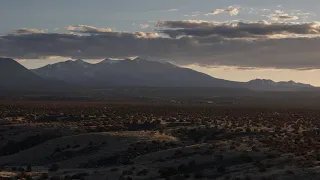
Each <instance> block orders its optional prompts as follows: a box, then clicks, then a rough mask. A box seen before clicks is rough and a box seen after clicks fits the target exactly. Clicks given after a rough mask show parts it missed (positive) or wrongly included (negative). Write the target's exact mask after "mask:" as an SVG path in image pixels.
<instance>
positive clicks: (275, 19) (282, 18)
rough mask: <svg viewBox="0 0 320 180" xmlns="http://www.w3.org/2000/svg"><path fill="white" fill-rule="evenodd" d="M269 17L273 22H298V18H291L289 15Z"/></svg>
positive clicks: (271, 15) (272, 15)
mask: <svg viewBox="0 0 320 180" xmlns="http://www.w3.org/2000/svg"><path fill="white" fill-rule="evenodd" d="M267 17H269V18H270V19H271V20H272V21H295V20H298V19H299V17H298V16H291V15H289V14H270V15H269V16H267Z"/></svg>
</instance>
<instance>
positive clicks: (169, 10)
mask: <svg viewBox="0 0 320 180" xmlns="http://www.w3.org/2000/svg"><path fill="white" fill-rule="evenodd" d="M178 10H179V9H168V10H166V11H168V12H173V11H178Z"/></svg>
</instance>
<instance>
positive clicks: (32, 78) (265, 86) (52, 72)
mask: <svg viewBox="0 0 320 180" xmlns="http://www.w3.org/2000/svg"><path fill="white" fill-rule="evenodd" d="M0 85H1V86H0V87H2V88H9V89H10V88H22V89H23V88H33V89H36V88H39V87H45V88H57V87H70V86H77V87H79V88H80V87H83V88H91V89H100V88H101V89H104V88H109V87H212V88H214V87H223V88H246V89H251V90H257V91H299V90H308V89H313V88H314V87H313V86H311V85H309V84H302V83H296V82H293V81H289V82H274V81H272V80H265V79H255V80H251V81H249V82H235V81H228V80H223V79H218V78H214V77H212V76H209V75H207V74H204V73H201V72H197V71H195V70H192V69H188V68H182V67H178V66H176V65H173V64H171V63H169V62H165V63H163V62H156V61H150V60H147V59H144V58H141V57H138V58H135V59H133V60H132V59H124V60H112V59H105V60H103V61H101V62H99V63H96V64H91V63H88V62H86V61H83V60H80V59H79V60H68V61H65V62H59V63H55V64H49V65H46V66H44V67H41V68H38V69H33V70H28V69H26V68H25V67H23V66H22V65H20V64H19V63H18V62H16V61H15V60H13V59H10V58H0Z"/></svg>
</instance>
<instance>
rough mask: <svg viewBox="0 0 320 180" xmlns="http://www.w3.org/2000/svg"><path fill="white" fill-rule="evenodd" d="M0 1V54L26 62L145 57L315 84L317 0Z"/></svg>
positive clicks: (319, 46)
mask: <svg viewBox="0 0 320 180" xmlns="http://www.w3.org/2000/svg"><path fill="white" fill-rule="evenodd" d="M0 2H1V6H0V22H1V26H0V56H2V57H12V58H14V59H16V60H18V61H19V62H21V63H22V64H23V65H25V66H26V67H28V68H36V67H40V66H43V65H45V64H48V63H54V62H57V61H63V60H68V59H86V60H89V61H92V62H97V61H99V60H102V59H104V58H106V57H112V58H125V57H132V56H143V57H147V58H150V59H153V60H157V61H170V62H172V63H174V64H177V65H181V66H186V67H190V68H193V69H195V70H198V71H202V72H205V73H208V74H210V75H212V76H214V77H219V78H225V79H229V80H238V81H247V80H250V79H255V78H266V79H273V80H275V81H281V80H295V81H299V82H305V83H310V84H314V85H317V86H320V80H319V78H318V77H320V70H319V68H320V51H319V50H320V41H319V40H320V39H319V37H320V23H319V22H318V20H319V21H320V19H319V16H320V14H319V13H317V12H318V11H319V9H318V7H319V1H317V0H304V1H301V0H268V1H258V0H161V1H160V0H90V1H88V0H68V1H65V0H54V1H52V0H24V1H21V0H0Z"/></svg>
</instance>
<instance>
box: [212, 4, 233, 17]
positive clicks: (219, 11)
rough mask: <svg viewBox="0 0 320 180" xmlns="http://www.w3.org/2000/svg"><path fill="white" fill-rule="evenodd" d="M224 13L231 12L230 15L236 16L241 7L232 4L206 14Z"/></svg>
mask: <svg viewBox="0 0 320 180" xmlns="http://www.w3.org/2000/svg"><path fill="white" fill-rule="evenodd" d="M222 13H229V14H230V16H236V15H238V14H239V9H238V8H237V7H234V6H230V7H229V8H227V9H216V10H214V11H212V12H210V13H208V14H206V15H217V14H222Z"/></svg>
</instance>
